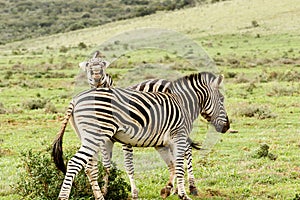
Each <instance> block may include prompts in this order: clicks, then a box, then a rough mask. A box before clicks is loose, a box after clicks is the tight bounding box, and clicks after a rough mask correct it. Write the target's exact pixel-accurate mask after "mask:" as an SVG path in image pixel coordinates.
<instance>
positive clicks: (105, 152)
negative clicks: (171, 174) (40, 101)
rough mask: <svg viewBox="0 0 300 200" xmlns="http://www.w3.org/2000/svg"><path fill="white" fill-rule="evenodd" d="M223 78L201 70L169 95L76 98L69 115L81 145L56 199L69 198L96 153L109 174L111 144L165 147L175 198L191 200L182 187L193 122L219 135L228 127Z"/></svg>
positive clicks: (113, 92)
mask: <svg viewBox="0 0 300 200" xmlns="http://www.w3.org/2000/svg"><path fill="white" fill-rule="evenodd" d="M222 80H223V77H222V76H219V77H216V76H214V75H213V74H211V73H205V72H202V73H198V74H192V75H189V76H185V77H182V78H180V79H178V80H176V81H174V82H172V86H171V87H170V90H171V93H160V92H158V93H147V92H139V91H133V90H129V89H118V88H116V89H110V88H101V89H100V88H96V89H91V90H89V91H85V92H83V93H81V94H79V95H78V96H77V97H75V98H74V110H73V113H72V117H73V122H74V126H75V128H76V129H77V130H78V133H79V134H80V138H81V142H82V145H81V147H80V149H79V150H78V151H77V153H76V154H75V155H74V156H73V157H72V158H71V160H70V161H69V162H68V168H67V173H66V176H65V180H64V182H63V185H62V188H61V191H60V194H59V199H68V196H69V194H70V190H71V185H72V182H73V180H74V177H75V176H76V174H77V173H78V172H79V171H80V170H81V169H82V168H85V169H86V170H89V169H90V168H93V167H95V159H96V158H97V155H98V152H99V151H100V152H101V154H102V163H103V166H104V168H105V169H106V170H107V171H109V169H110V160H111V156H112V148H113V141H118V142H120V143H122V144H125V145H130V146H137V147H155V148H156V149H158V150H159V149H164V151H167V152H168V153H169V155H170V156H171V157H172V156H174V158H170V159H171V162H173V164H174V166H175V174H176V179H177V185H178V195H179V197H180V198H181V199H190V198H189V197H188V196H187V194H186V192H185V189H184V167H183V163H184V162H183V161H184V155H185V151H186V147H187V140H188V136H189V133H190V132H191V129H192V123H193V121H194V120H195V119H196V118H197V117H198V116H199V114H201V115H202V116H204V117H205V118H206V119H207V120H208V121H210V122H211V123H212V124H213V126H214V127H215V128H216V130H217V131H218V132H222V133H224V132H226V131H227V130H228V129H229V126H230V123H229V120H228V117H227V114H226V111H225V108H224V97H223V95H222V94H221V93H220V91H219V85H220V83H221V82H222ZM62 136H63V135H59V136H58V137H57V139H56V141H55V143H54V149H53V152H54V154H53V155H54V156H55V157H58V158H60V159H62V151H61V149H62ZM58 160H59V159H58ZM55 161H57V159H56V160H55ZM57 164H58V163H57ZM96 164H97V162H96ZM58 165H59V164H58ZM87 174H89V172H87ZM88 177H89V178H90V181H91V182H92V188H93V191H94V195H95V198H96V199H104V198H103V195H102V193H101V191H100V188H99V186H98V183H97V180H94V179H92V180H91V178H93V176H88ZM168 184H172V183H168Z"/></svg>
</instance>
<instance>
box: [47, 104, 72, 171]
mask: <svg viewBox="0 0 300 200" xmlns="http://www.w3.org/2000/svg"><path fill="white" fill-rule="evenodd" d="M73 108H74V104H73V102H71V103H70V104H69V107H68V109H67V112H66V114H65V116H64V121H63V123H62V126H61V129H60V131H59V132H58V133H57V137H56V139H55V140H54V142H53V145H52V158H53V161H54V163H55V166H56V167H57V169H59V170H60V171H62V172H63V173H64V174H66V173H67V169H66V165H65V162H64V159H63V148H62V143H63V136H64V133H65V130H66V127H67V124H68V121H69V119H70V117H71V115H72V113H73Z"/></svg>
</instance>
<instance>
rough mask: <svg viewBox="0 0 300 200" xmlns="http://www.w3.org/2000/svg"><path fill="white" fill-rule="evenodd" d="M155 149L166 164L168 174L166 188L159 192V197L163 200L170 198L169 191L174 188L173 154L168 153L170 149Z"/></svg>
mask: <svg viewBox="0 0 300 200" xmlns="http://www.w3.org/2000/svg"><path fill="white" fill-rule="evenodd" d="M155 149H156V150H157V152H158V153H159V154H160V156H161V158H162V159H163V160H164V161H165V163H166V164H167V166H168V169H169V173H170V178H169V181H168V182H167V184H166V186H165V187H164V188H163V189H161V191H160V196H161V197H162V198H163V199H165V198H167V197H168V196H170V194H171V191H172V189H173V187H174V180H175V165H174V157H173V153H172V152H171V151H170V147H156V148H155Z"/></svg>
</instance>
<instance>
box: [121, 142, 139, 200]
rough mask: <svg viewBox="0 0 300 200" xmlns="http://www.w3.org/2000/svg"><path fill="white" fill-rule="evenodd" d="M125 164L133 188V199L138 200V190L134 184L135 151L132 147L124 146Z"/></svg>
mask: <svg viewBox="0 0 300 200" xmlns="http://www.w3.org/2000/svg"><path fill="white" fill-rule="evenodd" d="M122 148H123V153H124V164H125V169H126V172H127V175H128V177H129V181H130V186H131V196H132V199H134V200H136V199H138V190H137V187H136V185H135V183H134V166H133V149H132V146H129V145H123V146H122Z"/></svg>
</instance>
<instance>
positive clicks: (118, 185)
mask: <svg viewBox="0 0 300 200" xmlns="http://www.w3.org/2000/svg"><path fill="white" fill-rule="evenodd" d="M74 151H75V150H73V153H71V152H70V151H68V152H66V158H67V159H69V158H71V157H72V156H73V154H74ZM21 161H22V165H20V166H19V168H20V171H24V170H25V173H20V177H19V181H18V182H17V184H16V185H15V186H14V190H15V192H16V193H18V194H20V195H21V196H23V197H24V198H25V199H46V200H48V199H49V200H50V199H56V198H57V196H58V194H59V190H60V186H61V184H62V182H63V179H64V175H63V173H61V172H60V171H58V170H57V169H56V167H55V165H54V163H53V161H52V158H51V155H50V152H48V151H46V150H45V151H40V152H35V151H33V150H29V151H27V152H22V153H21ZM104 173H105V172H104V170H103V167H102V165H99V180H98V181H99V185H100V187H101V186H102V185H103V181H102V177H103V175H104ZM122 175H123V172H122V171H120V170H119V169H117V167H116V166H115V164H113V165H112V168H111V173H110V176H109V181H110V183H109V187H108V193H107V195H106V197H105V199H127V198H128V191H130V186H129V184H128V183H127V182H125V181H124V179H123V178H122ZM91 197H92V198H93V192H92V189H91V186H90V184H89V181H88V179H87V176H86V175H85V173H84V170H81V172H80V173H79V174H78V175H77V176H76V178H75V180H74V183H73V187H72V191H71V194H70V199H90V198H91Z"/></svg>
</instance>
